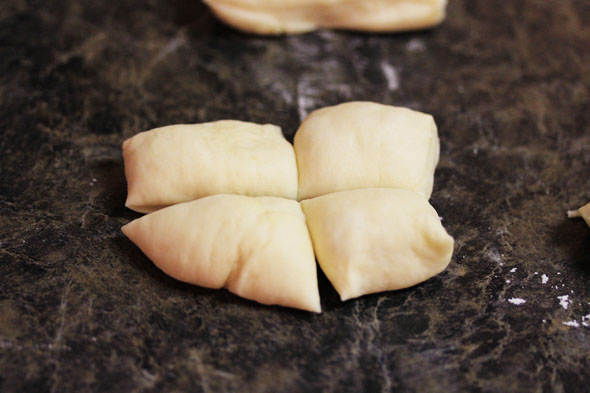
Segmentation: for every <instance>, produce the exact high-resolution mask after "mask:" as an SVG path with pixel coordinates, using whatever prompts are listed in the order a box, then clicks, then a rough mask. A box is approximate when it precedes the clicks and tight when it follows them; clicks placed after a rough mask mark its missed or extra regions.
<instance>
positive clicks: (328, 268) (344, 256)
mask: <svg viewBox="0 0 590 393" xmlns="http://www.w3.org/2000/svg"><path fill="white" fill-rule="evenodd" d="M301 205H302V207H303V211H304V213H305V217H306V220H307V225H308V228H309V231H310V234H311V238H312V241H313V246H314V250H315V254H316V258H317V260H318V262H319V264H320V267H321V268H322V270H323V271H324V273H325V274H326V277H327V278H328V280H330V282H331V283H332V285H333V286H334V288H335V289H336V291H337V292H338V293H339V294H340V297H341V299H342V300H347V299H352V298H355V297H358V296H362V295H366V294H369V293H376V292H382V291H390V290H396V289H402V288H407V287H410V286H413V285H416V284H418V283H420V282H422V281H426V280H428V279H429V278H431V277H432V276H434V275H436V274H438V273H440V272H442V271H443V270H444V269H445V268H446V267H447V265H448V264H449V262H450V260H451V256H452V254H453V245H454V240H453V238H452V237H451V236H449V235H448V234H447V232H446V231H445V229H444V228H443V226H442V224H441V222H440V219H439V217H438V214H437V213H436V211H435V210H434V208H433V207H432V206H430V204H429V203H428V201H427V200H426V198H424V196H422V195H421V194H419V193H417V192H414V191H408V190H401V189H379V188H372V189H363V190H353V191H343V192H338V193H334V194H329V195H324V196H321V197H318V198H314V199H308V200H305V201H303V202H301Z"/></svg>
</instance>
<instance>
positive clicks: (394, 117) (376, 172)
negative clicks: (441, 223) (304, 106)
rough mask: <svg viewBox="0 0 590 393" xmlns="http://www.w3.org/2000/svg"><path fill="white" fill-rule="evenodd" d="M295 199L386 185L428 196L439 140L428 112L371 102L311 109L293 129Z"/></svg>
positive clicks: (430, 189)
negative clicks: (296, 190)
mask: <svg viewBox="0 0 590 393" xmlns="http://www.w3.org/2000/svg"><path fill="white" fill-rule="evenodd" d="M295 154H296V156H297V167H298V171H299V199H300V200H301V199H308V198H314V197H317V196H320V195H324V194H329V193H332V192H337V191H344V190H353V189H358V188H372V187H391V188H403V189H407V190H414V191H418V192H421V193H422V194H423V195H424V196H426V198H430V194H431V193H432V186H433V182H434V170H435V168H436V165H437V163H438V156H439V140H438V133H437V129H436V124H435V123H434V119H433V118H432V116H430V115H427V114H425V113H421V112H417V111H413V110H410V109H407V108H399V107H394V106H388V105H382V104H377V103H372V102H349V103H345V104H340V105H336V106H331V107H327V108H323V109H319V110H316V111H314V112H312V113H311V114H310V115H309V116H308V117H307V118H306V119H305V121H304V122H303V124H301V126H300V127H299V130H297V133H296V134H295Z"/></svg>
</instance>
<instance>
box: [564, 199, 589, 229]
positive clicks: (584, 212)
mask: <svg viewBox="0 0 590 393" xmlns="http://www.w3.org/2000/svg"><path fill="white" fill-rule="evenodd" d="M567 216H568V217H569V218H574V217H582V218H583V219H584V221H586V224H588V226H590V203H587V204H585V205H584V206H582V207H581V208H579V209H578V210H573V211H572V210H570V211H568V212H567Z"/></svg>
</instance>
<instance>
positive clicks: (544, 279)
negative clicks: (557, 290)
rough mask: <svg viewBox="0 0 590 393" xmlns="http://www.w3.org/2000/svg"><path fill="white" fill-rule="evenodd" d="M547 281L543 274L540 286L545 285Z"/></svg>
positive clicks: (547, 278)
mask: <svg viewBox="0 0 590 393" xmlns="http://www.w3.org/2000/svg"><path fill="white" fill-rule="evenodd" d="M547 281H549V277H547V276H546V275H544V274H543V275H542V276H541V284H547Z"/></svg>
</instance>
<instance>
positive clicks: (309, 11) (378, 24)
mask: <svg viewBox="0 0 590 393" xmlns="http://www.w3.org/2000/svg"><path fill="white" fill-rule="evenodd" d="M205 3H207V4H208V5H209V7H211V9H212V10H213V12H214V13H215V14H216V15H217V17H219V18H220V19H221V20H223V21H224V22H226V23H227V24H229V25H231V26H233V27H235V28H237V29H240V30H243V31H247V32H252V33H258V34H282V33H304V32H307V31H312V30H316V29H319V28H323V27H327V28H336V29H349V30H364V31H372V32H379V31H382V32H389V31H401V30H415V29H422V28H426V27H431V26H434V25H437V24H439V23H440V22H441V21H442V20H443V19H444V17H445V7H446V5H447V0H205Z"/></svg>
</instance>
